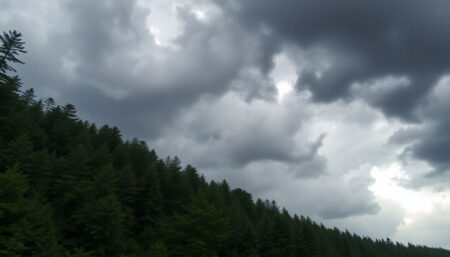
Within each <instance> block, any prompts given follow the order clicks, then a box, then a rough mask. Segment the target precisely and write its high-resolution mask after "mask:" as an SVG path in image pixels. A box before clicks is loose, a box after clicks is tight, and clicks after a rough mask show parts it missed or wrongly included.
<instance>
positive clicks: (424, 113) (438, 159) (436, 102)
mask: <svg viewBox="0 0 450 257" xmlns="http://www.w3.org/2000/svg"><path fill="white" fill-rule="evenodd" d="M449 97H450V80H449V77H448V76H446V77H444V78H443V79H441V80H440V81H439V83H437V86H436V87H435V88H434V89H433V91H432V92H431V94H430V95H429V96H428V97H427V98H426V103H425V104H424V105H423V106H421V107H420V109H419V111H418V112H417V113H418V114H417V115H418V116H419V117H420V121H421V124H418V125H416V126H414V127H411V128H408V129H402V130H399V131H397V132H396V133H395V134H394V135H393V136H392V137H391V139H390V141H391V142H392V143H396V144H404V145H407V148H406V151H405V153H404V155H405V157H412V158H413V159H420V160H424V161H426V162H428V163H429V164H430V165H431V166H432V167H431V168H432V169H433V170H431V173H429V174H427V176H428V177H427V178H425V179H424V178H418V179H419V180H422V182H427V183H429V182H430V181H434V182H435V180H437V181H439V180H441V176H438V175H441V174H442V173H446V172H449V171H450V157H449V155H448V153H449V152H450V135H449V133H448V131H450V116H449V115H448V110H450V104H449V102H448V99H449ZM406 161H408V159H406ZM422 184H423V183H422Z"/></svg>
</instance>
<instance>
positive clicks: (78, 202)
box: [0, 32, 450, 257]
mask: <svg viewBox="0 0 450 257" xmlns="http://www.w3.org/2000/svg"><path fill="white" fill-rule="evenodd" d="M0 44H1V46H0V76H1V77H0V257H24V256H26V257H30V256H31V257H34V256H35V257H44V256H46V257H56V256H58V257H59V256H65V257H94V256H95V257H97V256H108V257H110V256H111V257H114V256H117V257H119V256H120V257H125V256H127V257H237V256H239V257H282V256H283V257H284V256H286V257H315V256H317V257H319V256H321V257H352V256H353V257H359V256H364V257H401V256H405V257H406V256H408V257H429V256H435V257H448V256H450V252H449V251H446V250H443V249H435V248H427V247H424V246H416V245H413V244H408V245H406V246H405V245H402V244H399V243H394V242H392V241H391V240H389V239H387V240H375V241H374V240H372V239H370V238H366V237H359V236H356V235H353V234H350V233H349V232H347V231H346V232H341V231H339V230H338V229H329V228H326V227H324V226H323V225H319V224H316V223H314V222H313V221H312V220H310V219H309V218H305V217H298V216H294V217H291V216H290V215H289V213H288V212H287V211H286V210H284V209H282V210H281V211H280V208H279V207H278V206H277V204H276V203H275V202H273V201H272V202H270V201H267V200H266V201H263V200H260V199H257V200H256V201H254V199H253V198H252V196H251V195H250V194H249V193H248V192H246V191H244V190H242V189H231V188H230V186H229V185H228V183H227V182H226V181H222V182H215V181H210V182H207V181H206V180H205V178H204V177H203V176H201V175H200V174H199V173H198V171H197V170H196V169H195V168H194V167H192V166H190V165H187V166H186V167H182V166H181V162H180V160H179V159H178V158H177V157H174V158H170V157H168V158H166V159H165V160H163V159H161V158H159V157H158V156H157V155H156V153H155V152H154V151H153V150H151V149H149V147H148V146H147V144H146V143H145V142H143V141H139V140H137V139H133V140H129V141H124V140H122V137H121V135H120V131H119V130H118V129H117V128H115V127H109V126H106V125H105V126H102V127H100V129H98V128H97V126H96V125H95V124H91V123H89V122H86V121H81V120H80V119H79V118H78V116H77V114H76V109H75V107H74V106H73V105H70V104H67V105H65V106H59V105H57V104H56V102H55V101H54V100H53V99H51V98H48V99H46V100H36V99H34V92H33V91H32V90H27V91H25V92H21V90H20V87H21V84H20V79H19V78H18V77H13V76H10V75H9V72H14V69H13V68H12V67H11V66H10V65H11V64H13V63H20V61H19V60H18V59H17V58H18V54H19V53H22V52H24V51H23V42H22V41H21V35H20V34H19V33H17V32H9V33H5V34H3V36H0ZM205 158H207V156H206V157H205Z"/></svg>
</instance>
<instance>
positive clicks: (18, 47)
mask: <svg viewBox="0 0 450 257" xmlns="http://www.w3.org/2000/svg"><path fill="white" fill-rule="evenodd" d="M0 44H1V45H0V83H5V82H6V81H8V80H9V79H10V78H11V77H10V76H9V75H8V72H16V70H15V69H14V68H13V67H12V66H11V63H21V64H23V62H22V61H21V60H19V59H18V55H19V54H21V53H26V51H25V50H24V44H25V43H24V42H23V41H22V34H21V33H19V32H17V31H15V30H14V31H9V32H3V35H0Z"/></svg>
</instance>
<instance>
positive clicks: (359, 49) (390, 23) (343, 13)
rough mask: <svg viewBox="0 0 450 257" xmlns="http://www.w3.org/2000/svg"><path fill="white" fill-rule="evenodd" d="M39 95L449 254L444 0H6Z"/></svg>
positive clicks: (251, 182) (6, 22)
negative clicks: (20, 34)
mask: <svg viewBox="0 0 450 257" xmlns="http://www.w3.org/2000/svg"><path fill="white" fill-rule="evenodd" d="M0 6H1V9H0V29H1V30H2V31H5V30H18V31H19V32H22V33H23V35H24V40H25V41H26V47H27V50H28V53H27V54H26V55H25V56H23V57H22V59H23V60H24V61H25V62H26V63H27V64H26V65H25V66H23V67H20V68H19V69H18V70H19V75H20V76H21V78H22V79H23V82H24V86H25V87H26V88H29V87H33V88H35V90H36V92H37V95H38V96H39V97H54V98H55V99H56V100H57V102H58V103H60V104H65V103H73V104H75V105H76V107H77V109H78V112H79V114H80V115H81V117H83V118H84V119H88V120H90V121H92V122H95V123H97V124H110V125H113V126H118V127H119V128H120V129H121V130H122V133H123V135H124V136H125V137H126V138H132V137H138V138H140V139H143V140H146V141H147V142H148V144H149V146H150V147H151V148H154V149H156V151H157V152H158V154H159V155H160V156H161V157H164V156H167V155H172V156H173V155H177V156H179V157H180V159H181V160H182V161H183V163H184V164H188V163H190V164H192V165H194V166H196V167H197V168H198V169H199V171H200V172H202V173H204V174H205V176H206V177H207V178H210V179H216V180H222V179H226V180H228V181H229V183H230V184H231V185H232V186H233V187H242V188H244V189H246V190H248V191H250V192H251V193H253V194H254V195H255V196H256V197H261V198H269V199H274V200H276V201H277V202H278V203H279V205H280V206H285V207H286V208H287V209H288V210H289V211H290V212H291V213H298V214H302V215H308V216H311V217H313V218H314V219H315V220H316V221H318V222H323V223H324V224H326V225H328V226H338V227H340V228H343V229H346V228H347V229H348V230H350V231H352V232H356V233H358V234H361V235H369V236H372V237H376V238H386V237H390V238H391V239H392V240H397V241H401V242H407V241H410V242H413V243H419V244H427V245H430V246H441V247H446V248H449V249H450V230H449V229H448V228H449V227H450V133H449V131H450V115H449V111H450V101H449V99H450V72H449V71H450V26H449V24H450V2H449V1H448V0H428V1H423V0H394V1H393V0H368V1H360V0H344V1H331V0H330V1H327V0H315V1H311V0H297V1H292V0H277V1H274V0H245V1H239V0H195V1H194V0H184V1H180V0H179V1H175V0H135V1H132V0H128V1H123V0H95V1H92V0H40V1H33V0H14V1H11V0H0Z"/></svg>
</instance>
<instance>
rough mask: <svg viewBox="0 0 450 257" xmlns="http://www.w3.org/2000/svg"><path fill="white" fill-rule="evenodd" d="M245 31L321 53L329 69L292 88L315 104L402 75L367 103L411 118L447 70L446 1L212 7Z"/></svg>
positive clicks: (308, 73)
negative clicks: (404, 81)
mask: <svg viewBox="0 0 450 257" xmlns="http://www.w3.org/2000/svg"><path fill="white" fill-rule="evenodd" d="M217 3H218V4H219V5H222V6H224V8H226V9H227V11H228V12H229V13H233V14H234V16H235V17H236V18H237V19H239V20H240V21H241V22H242V24H243V26H246V27H248V28H249V29H251V30H258V29H259V30H261V31H262V33H264V32H266V33H270V34H271V35H273V37H274V38H278V40H279V41H282V42H284V43H290V44H294V45H297V46H299V47H300V48H302V49H304V50H306V51H309V50H317V49H321V50H323V51H325V53H326V55H325V56H316V57H317V58H325V60H326V61H327V62H328V63H329V67H327V68H326V69H325V70H323V71H322V74H321V76H318V75H317V71H318V70H317V68H316V69H314V68H313V69H306V70H303V71H302V73H301V76H300V77H299V81H298V87H299V88H300V89H306V90H309V91H310V92H312V95H313V98H314V99H315V100H317V101H332V100H336V99H339V98H349V97H350V96H351V94H350V87H351V85H352V84H353V83H356V82H364V81H368V80H372V79H377V78H380V77H385V76H406V77H407V78H408V79H409V80H410V86H408V87H402V88H399V89H397V90H392V92H391V93H390V94H387V95H385V97H384V98H383V99H378V101H376V102H373V103H372V104H373V105H374V106H376V107H378V108H380V109H381V110H383V111H384V113H385V114H387V115H392V116H396V117H400V118H403V119H406V120H414V119H415V117H414V115H413V111H414V109H415V107H416V106H417V104H418V103H420V102H421V101H422V100H423V98H424V96H425V95H426V94H427V92H428V91H429V90H430V88H431V87H432V86H433V85H434V83H435V82H436V81H437V80H438V79H439V78H440V76H442V75H443V73H444V72H447V71H448V70H449V69H450V51H448V45H450V33H448V32H449V31H448V29H447V27H446V26H445V24H448V23H449V22H450V3H449V2H448V1H445V0H432V1H427V2H424V1H420V0H413V1H410V0H408V1H406V0H397V1H389V0H381V1H380V0H378V1H375V0H372V1H357V0H347V1H343V2H342V1H339V2H336V1H327V0H319V1H291V0H282V1H276V2H275V1H271V0H263V1H259V0H258V1H256V0H250V1H217Z"/></svg>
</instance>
